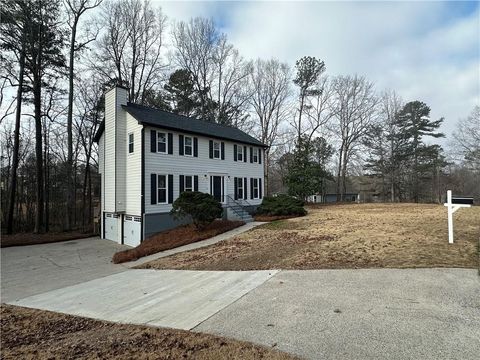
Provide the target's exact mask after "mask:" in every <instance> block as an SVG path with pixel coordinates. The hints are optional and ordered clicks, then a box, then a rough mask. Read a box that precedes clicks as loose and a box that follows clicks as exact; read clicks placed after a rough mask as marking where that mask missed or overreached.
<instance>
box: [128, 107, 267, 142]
mask: <svg viewBox="0 0 480 360" xmlns="http://www.w3.org/2000/svg"><path fill="white" fill-rule="evenodd" d="M123 108H124V109H125V110H126V111H127V112H128V113H129V114H130V115H132V116H133V117H134V118H135V119H137V120H138V122H140V123H143V124H145V125H150V126H155V127H161V128H164V129H169V130H178V131H181V132H186V133H192V134H199V135H205V136H210V137H214V138H219V139H225V140H232V141H238V142H241V143H245V144H250V145H256V146H265V145H264V144H262V143H261V142H260V141H258V140H257V139H255V138H254V137H252V136H250V135H248V134H246V133H244V132H243V131H241V130H239V129H237V128H234V127H232V126H227V125H220V124H217V123H214V122H210V121H204V120H198V119H194V118H190V117H187V116H183V115H178V114H173V113H170V112H167V111H163V110H157V109H152V108H149V107H146V106H142V105H137V104H133V103H127V105H123Z"/></svg>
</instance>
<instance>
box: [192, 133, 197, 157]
mask: <svg viewBox="0 0 480 360" xmlns="http://www.w3.org/2000/svg"><path fill="white" fill-rule="evenodd" d="M193 156H194V157H198V138H196V137H194V138H193Z"/></svg>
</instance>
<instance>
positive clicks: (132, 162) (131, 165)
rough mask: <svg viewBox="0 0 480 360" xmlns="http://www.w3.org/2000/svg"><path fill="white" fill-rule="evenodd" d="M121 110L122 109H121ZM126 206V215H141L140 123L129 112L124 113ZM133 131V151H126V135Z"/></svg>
mask: <svg viewBox="0 0 480 360" xmlns="http://www.w3.org/2000/svg"><path fill="white" fill-rule="evenodd" d="M122 111H123V110H122ZM126 121H127V130H126V135H125V136H126V140H125V141H126V148H125V151H126V164H127V166H126V169H127V171H126V174H125V177H126V183H125V186H126V188H125V193H126V207H125V212H126V213H127V214H128V215H136V216H140V215H141V211H142V210H141V196H142V181H141V179H142V147H141V145H142V127H143V126H142V125H139V124H138V121H137V120H136V119H135V118H133V117H132V116H131V115H130V114H128V113H127V115H126ZM130 133H133V136H134V151H133V153H131V154H130V153H129V152H128V135H129V134H130Z"/></svg>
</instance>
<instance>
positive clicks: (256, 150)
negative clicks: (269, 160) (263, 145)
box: [253, 148, 258, 163]
mask: <svg viewBox="0 0 480 360" xmlns="http://www.w3.org/2000/svg"><path fill="white" fill-rule="evenodd" d="M253 162H254V163H258V148H253Z"/></svg>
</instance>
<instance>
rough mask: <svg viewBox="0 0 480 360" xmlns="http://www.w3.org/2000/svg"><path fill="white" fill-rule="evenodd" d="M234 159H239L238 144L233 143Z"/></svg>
mask: <svg viewBox="0 0 480 360" xmlns="http://www.w3.org/2000/svg"><path fill="white" fill-rule="evenodd" d="M233 161H237V145H233ZM235 179H236V178H235Z"/></svg>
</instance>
